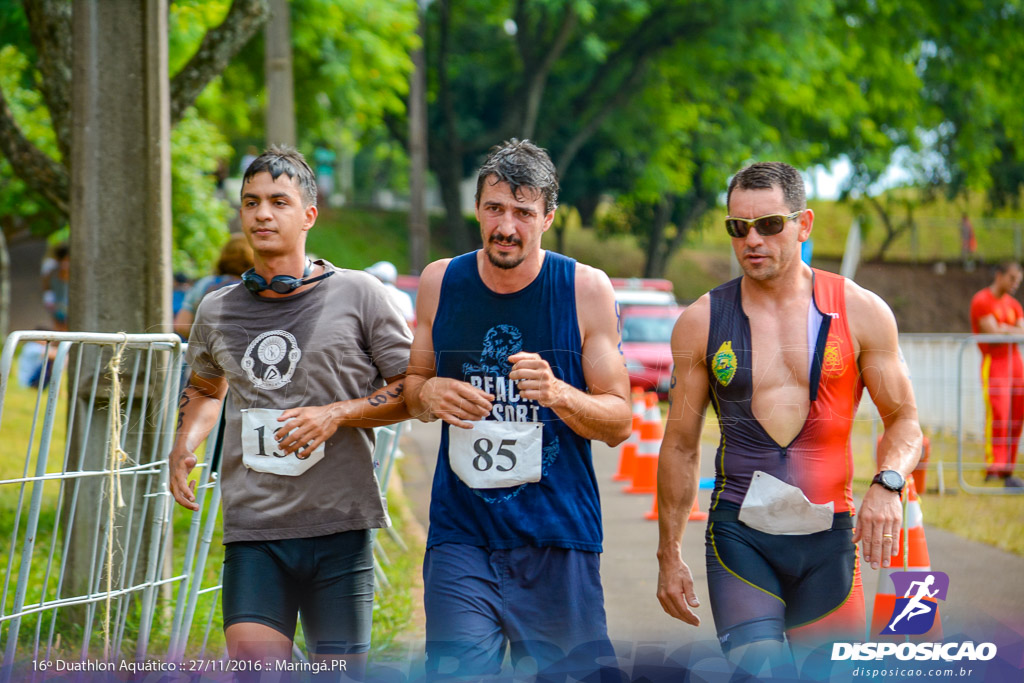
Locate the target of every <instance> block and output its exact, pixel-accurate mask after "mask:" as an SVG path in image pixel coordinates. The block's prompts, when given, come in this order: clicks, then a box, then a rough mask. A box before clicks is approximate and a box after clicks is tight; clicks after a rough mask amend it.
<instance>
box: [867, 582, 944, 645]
mask: <svg viewBox="0 0 1024 683" xmlns="http://www.w3.org/2000/svg"><path fill="white" fill-rule="evenodd" d="M890 578H892V582H893V585H894V586H895V587H896V595H900V594H901V593H902V595H903V597H902V598H896V607H895V608H894V609H893V611H892V617H891V618H890V619H889V625H888V626H886V627H885V628H883V629H882V632H881V634H880V635H886V636H887V635H892V634H899V635H920V634H922V633H927V632H928V631H929V630H930V629H931V627H932V625H933V624H934V623H935V614H936V613H937V612H938V602H937V600H945V599H946V593H947V592H948V591H949V576H947V575H946V573H945V572H896V573H894V574H891V575H890Z"/></svg>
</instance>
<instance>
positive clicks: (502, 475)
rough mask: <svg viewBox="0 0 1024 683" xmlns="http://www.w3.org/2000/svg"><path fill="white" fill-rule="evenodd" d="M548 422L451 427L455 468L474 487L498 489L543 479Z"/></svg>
mask: <svg viewBox="0 0 1024 683" xmlns="http://www.w3.org/2000/svg"><path fill="white" fill-rule="evenodd" d="M543 443H544V426H543V425H542V424H541V423H539V422H495V421H493V420H485V421H481V422H474V423H473V429H461V428H459V427H449V429H448V460H449V462H451V465H452V471H454V472H455V474H456V475H457V476H458V477H459V479H461V480H462V481H463V483H465V484H466V486H468V487H470V488H473V489H497V488H505V487H508V486H518V485H520V484H527V483H530V482H535V481H540V476H541V453H542V450H543Z"/></svg>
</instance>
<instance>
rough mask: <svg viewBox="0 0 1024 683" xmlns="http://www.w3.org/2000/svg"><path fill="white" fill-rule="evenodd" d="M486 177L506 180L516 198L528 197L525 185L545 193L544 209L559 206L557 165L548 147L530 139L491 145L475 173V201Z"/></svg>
mask: <svg viewBox="0 0 1024 683" xmlns="http://www.w3.org/2000/svg"><path fill="white" fill-rule="evenodd" d="M484 181H486V182H489V183H490V184H491V185H497V184H498V183H501V182H506V183H508V185H509V188H511V190H512V196H513V197H515V198H516V199H520V200H521V199H525V197H524V196H523V195H522V194H521V189H522V188H524V187H527V188H532V189H533V190H536V191H537V192H539V193H540V195H541V196H542V197H544V213H545V214H549V213H551V212H552V211H554V210H555V209H556V208H558V176H557V174H556V173H555V165H554V164H553V163H551V157H549V156H548V153H547V150H545V149H541V148H540V147H538V146H537V145H535V144H533V143H532V142H530V141H529V140H522V141H520V140H517V139H516V138H512V139H511V140H506V141H505V142H503V143H501V144H500V145H495V146H494V147H492V148H491V151H490V153H489V154H488V155H487V160H486V161H484V165H483V166H481V167H480V170H479V171H478V172H477V176H476V203H477V204H479V203H480V194H481V192H482V190H483V186H484Z"/></svg>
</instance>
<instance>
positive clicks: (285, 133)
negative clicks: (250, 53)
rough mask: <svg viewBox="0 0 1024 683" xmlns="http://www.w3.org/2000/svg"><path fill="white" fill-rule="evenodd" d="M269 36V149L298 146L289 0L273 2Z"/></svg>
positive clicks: (266, 67) (267, 76)
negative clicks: (280, 146) (278, 146)
mask: <svg viewBox="0 0 1024 683" xmlns="http://www.w3.org/2000/svg"><path fill="white" fill-rule="evenodd" d="M264 30H265V36H266V51H265V54H266V61H265V63H264V69H265V71H266V74H265V76H266V79H267V145H290V146H292V147H294V146H295V144H296V136H295V85H294V80H293V77H292V23H291V10H290V9H289V7H288V0H270V19H268V20H267V26H266V28H265V29H264Z"/></svg>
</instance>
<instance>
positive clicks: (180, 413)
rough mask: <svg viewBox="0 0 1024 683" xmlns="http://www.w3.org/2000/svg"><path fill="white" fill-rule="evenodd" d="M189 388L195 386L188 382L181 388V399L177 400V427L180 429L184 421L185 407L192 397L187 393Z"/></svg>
mask: <svg viewBox="0 0 1024 683" xmlns="http://www.w3.org/2000/svg"><path fill="white" fill-rule="evenodd" d="M189 389H195V386H193V385H192V384H191V383H189V384H186V385H185V388H184V389H182V390H181V400H179V401H178V429H181V425H182V424H183V423H184V422H185V408H186V407H187V406H188V404H189V403H191V402H192V397H191V396H189V393H188V390H189Z"/></svg>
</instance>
